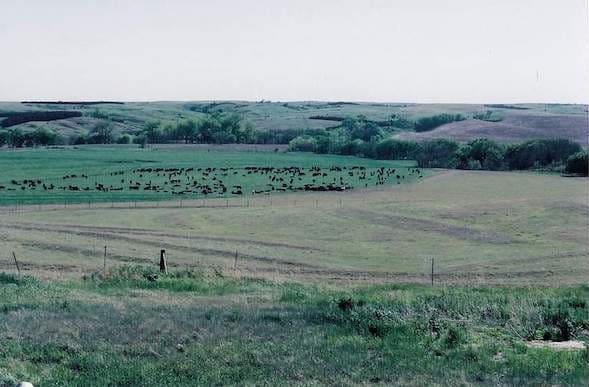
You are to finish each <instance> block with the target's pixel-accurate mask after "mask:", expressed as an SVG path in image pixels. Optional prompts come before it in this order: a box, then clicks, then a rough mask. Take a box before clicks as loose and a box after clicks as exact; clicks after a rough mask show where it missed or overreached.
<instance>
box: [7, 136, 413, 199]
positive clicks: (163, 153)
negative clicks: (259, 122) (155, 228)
mask: <svg viewBox="0 0 589 387" xmlns="http://www.w3.org/2000/svg"><path fill="white" fill-rule="evenodd" d="M211 148H212V149H214V147H210V148H207V149H204V148H202V147H183V146H178V147H173V146H172V147H170V146H167V147H166V146H163V147H161V148H160V147H158V146H155V147H151V148H147V149H142V148H139V147H137V146H122V147H116V146H112V147H102V146H95V147H92V146H82V147H75V148H71V147H66V148H61V149H43V150H18V151H4V152H0V170H2V174H1V175H0V205H16V204H20V205H23V204H38V203H41V204H43V203H44V204H56V203H57V204H64V203H65V204H67V203H70V204H71V203H88V202H91V203H92V202H123V201H126V202H130V201H146V200H147V201H149V200H151V201H154V200H170V199H174V200H178V199H180V198H182V199H185V200H190V199H201V198H207V197H226V198H230V197H233V198H235V197H242V196H250V195H256V194H257V195H268V194H277V193H284V192H312V191H345V190H350V189H354V188H368V187H374V186H379V185H389V184H397V185H399V184H404V183H408V182H411V181H413V180H416V179H419V178H420V177H423V176H424V173H423V172H422V171H420V170H419V169H416V168H413V166H414V162H412V161H377V160H367V159H361V158H350V157H337V156H328V155H325V156H320V155H308V154H300V153H299V154H296V153H294V154H293V153H284V152H243V151H224V150H222V151H216V150H211Z"/></svg>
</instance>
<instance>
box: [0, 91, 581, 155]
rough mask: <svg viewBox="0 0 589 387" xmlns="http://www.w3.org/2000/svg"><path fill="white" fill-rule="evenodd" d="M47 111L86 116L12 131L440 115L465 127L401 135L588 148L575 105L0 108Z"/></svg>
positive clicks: (309, 124) (300, 124)
mask: <svg viewBox="0 0 589 387" xmlns="http://www.w3.org/2000/svg"><path fill="white" fill-rule="evenodd" d="M46 110H52V111H55V110H68V111H72V110H73V111H78V112H81V113H82V116H81V117H75V118H68V119H64V120H57V121H51V122H47V123H45V122H28V123H25V124H20V125H16V126H13V127H12V128H17V129H21V130H23V131H25V132H27V131H34V130H35V129H36V128H39V127H45V128H49V129H53V130H55V131H56V132H57V133H59V134H60V135H62V136H65V137H69V136H73V135H83V134H87V133H88V131H89V130H90V129H91V128H92V127H93V126H94V125H95V124H96V123H97V122H99V120H100V119H101V118H104V117H108V118H109V119H111V120H112V121H113V122H114V129H115V132H116V133H131V134H136V133H138V132H139V131H140V130H142V129H143V128H144V126H145V123H146V122H147V121H149V120H159V121H161V122H163V123H173V122H176V121H178V120H181V119H198V118H201V117H203V116H205V114H207V113H237V114H239V115H241V116H243V117H244V118H245V119H246V120H247V121H250V122H252V123H253V124H254V125H255V127H256V128H258V129H259V130H261V131H266V130H289V129H301V128H312V129H321V128H329V127H332V126H334V125H336V124H337V122H334V121H330V120H321V119H313V118H312V117H317V116H324V117H325V116H327V117H335V118H343V117H346V116H354V117H357V116H359V115H362V116H365V117H366V118H367V119H368V120H372V121H377V122H379V121H386V120H388V119H389V118H390V117H391V116H392V115H397V116H398V117H402V118H404V119H407V120H417V119H419V118H422V117H427V116H433V115H437V114H442V113H447V114H461V115H463V116H465V117H466V118H467V120H466V121H462V122H459V123H451V124H448V125H444V126H442V127H440V128H439V129H437V130H435V131H433V132H431V133H423V134H417V133H413V132H403V131H402V129H399V130H400V132H401V133H402V136H408V138H415V139H417V140H421V139H427V138H430V137H436V136H444V137H446V138H449V139H454V140H457V141H464V140H472V139H473V138H478V137H488V138H491V139H494V140H496V141H500V142H504V141H505V142H523V141H526V140H531V139H537V138H553V137H559V138H566V139H569V140H573V141H577V142H580V143H581V144H585V145H586V144H587V135H586V134H587V126H588V119H587V105H571V104H518V105H505V104H500V105H480V104H413V103H368V102H367V103H350V102H306V101H298V102H296V101H295V102H268V101H264V102H247V101H208V102H207V101H200V102H181V101H179V102H128V103H124V104H98V105H70V104H67V105H59V104H49V105H47V104H22V103H18V102H1V103H0V121H1V120H2V114H3V113H5V114H6V113H9V112H29V111H33V112H35V111H46ZM487 111H491V112H492V116H493V117H494V119H495V118H496V119H500V120H501V121H499V122H486V121H481V120H478V119H474V116H476V115H479V114H482V113H485V112H487Z"/></svg>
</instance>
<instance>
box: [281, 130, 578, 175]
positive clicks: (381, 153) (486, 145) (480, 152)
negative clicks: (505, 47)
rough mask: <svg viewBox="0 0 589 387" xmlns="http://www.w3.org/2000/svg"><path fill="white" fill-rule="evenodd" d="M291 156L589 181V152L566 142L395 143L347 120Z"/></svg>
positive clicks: (292, 146)
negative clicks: (559, 174) (552, 174)
mask: <svg viewBox="0 0 589 387" xmlns="http://www.w3.org/2000/svg"><path fill="white" fill-rule="evenodd" d="M289 150H292V151H304V152H315V153H332V154H340V155H354V156H360V157H367V158H373V159H383V160H404V159H407V160H416V161H417V164H418V165H419V166H420V167H423V168H456V169H473V170H477V169H486V170H527V169H536V170H539V169H542V170H551V171H563V172H567V173H574V174H582V175H587V151H586V150H583V149H582V147H581V146H580V145H579V144H577V143H575V142H572V141H569V140H565V139H539V140H531V141H526V142H523V143H520V144H508V145H506V144H500V143H497V142H495V141H493V140H489V139H484V138H483V139H476V140H473V141H470V142H468V143H466V144H459V143H457V142H455V141H452V140H448V139H438V140H431V141H425V142H419V143H418V142H415V141H404V140H397V139H393V138H391V137H390V135H389V134H388V133H387V132H385V131H382V130H381V129H380V128H379V127H378V126H377V125H374V124H373V123H370V122H361V121H358V120H353V119H348V120H344V121H343V122H342V125H341V126H340V127H339V128H337V129H334V130H323V131H321V132H319V133H316V134H314V135H311V134H307V135H302V136H298V137H296V138H294V139H293V140H292V141H290V143H289Z"/></svg>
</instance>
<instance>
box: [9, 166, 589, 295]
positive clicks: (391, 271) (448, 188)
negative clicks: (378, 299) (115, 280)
mask: <svg viewBox="0 0 589 387" xmlns="http://www.w3.org/2000/svg"><path fill="white" fill-rule="evenodd" d="M586 182H587V181H586V179H585V180H574V179H572V180H571V179H564V178H559V177H556V176H540V175H532V174H514V173H493V172H465V171H447V172H443V173H440V174H438V175H436V176H433V177H430V178H427V179H423V180H422V181H419V182H416V183H415V184H412V185H410V186H408V187H402V188H396V187H393V188H391V187H379V188H377V189H371V190H365V191H364V190H358V191H353V192H348V193H345V194H341V195H334V194H325V195H308V196H307V195H304V196H289V197H287V196H284V197H281V198H276V199H275V201H274V205H273V206H259V207H251V208H244V207H241V206H234V207H231V206H230V207H228V208H227V207H226V206H225V205H222V206H210V207H201V206H195V207H187V208H180V207H177V206H171V205H170V206H165V207H161V208H149V209H143V208H128V209H123V208H120V209H119V208H114V209H113V208H104V209H98V208H93V209H92V210H90V211H88V210H87V208H84V207H83V206H80V208H77V207H74V208H67V209H57V210H49V211H35V208H34V207H32V206H31V208H26V209H24V210H23V211H22V212H7V213H0V217H1V218H2V222H0V245H2V244H7V245H8V246H9V247H8V249H7V251H10V249H13V248H15V249H16V250H17V254H18V256H19V261H21V268H22V270H23V271H25V272H31V273H34V274H36V275H39V276H41V277H43V276H46V277H48V278H59V277H60V276H62V275H66V276H67V275H68V273H69V275H70V276H79V275H81V274H84V273H89V272H92V271H96V270H101V268H102V252H101V247H102V245H103V244H107V243H108V246H109V252H108V260H109V262H111V263H112V264H113V265H115V264H142V265H155V264H157V259H158V257H157V253H159V250H160V249H161V248H164V249H166V250H168V252H169V254H170V256H171V257H172V259H171V260H170V266H172V267H178V268H182V267H184V268H195V269H199V270H200V269H203V270H209V269H215V270H218V269H219V270H221V271H223V272H228V273H229V275H232V274H233V273H239V275H243V276H252V277H262V278H286V279H292V280H301V281H315V282H323V281H330V282H331V281H333V282H345V283H356V282H379V283H382V282H418V283H423V282H429V281H430V277H429V271H428V270H424V269H423V268H421V266H420V265H421V264H422V260H424V261H425V260H429V259H430V258H431V257H432V256H436V257H438V258H440V259H439V260H436V273H435V278H436V281H439V282H442V283H448V284H451V283H466V284H478V283H497V284H509V283H518V284H523V283H530V284H550V283H555V282H556V283H558V282H562V283H568V282H570V283H578V281H579V279H580V278H586V277H587V276H589V265H587V264H586V262H587V258H589V251H588V250H587V247H588V246H589V243H588V242H589V239H588V237H587V231H588V226H587V213H588V211H589V205H588V204H587V201H586V199H585V198H584V195H583V194H584V193H585V192H584V189H586V187H584V186H583V184H586ZM518 184H519V185H520V186H518ZM510 188H515V189H512V191H506V190H508V189H510ZM341 198H343V205H342V202H341ZM293 200H297V201H298V204H299V205H298V206H293ZM317 200H319V202H320V203H321V204H322V205H321V206H319V207H317ZM223 204H225V203H223ZM507 215H509V216H507ZM291 217H292V218H291ZM77 219H79V223H78V221H77ZM227 219H231V222H232V223H231V224H227V228H226V226H225V225H226V222H227ZM93 224H100V226H95V225H93ZM115 225H116V226H115ZM136 225H137V226H136ZM147 225H149V226H147ZM230 226H233V227H230ZM149 227H151V228H149ZM194 230H198V231H194ZM250 235H251V237H250ZM340 242H341V243H340ZM346 243H347V244H346ZM356 245H358V246H359V247H356ZM454 245H456V246H457V247H454ZM365 248H366V250H365ZM236 250H239V264H238V265H237V269H236V270H234V269H232V267H233V262H234V256H235V252H236ZM365 251H366V253H364V252H365ZM424 251H427V253H424ZM389 254H390V255H389ZM356 257H357V258H356ZM471 257H474V258H473V259H471ZM8 258H10V259H8ZM8 258H7V256H3V257H0V268H1V269H2V270H10V268H11V267H12V268H13V267H14V263H13V262H12V257H11V256H8ZM364 262H366V265H365V264H364ZM375 268H377V269H375ZM381 268H382V269H381Z"/></svg>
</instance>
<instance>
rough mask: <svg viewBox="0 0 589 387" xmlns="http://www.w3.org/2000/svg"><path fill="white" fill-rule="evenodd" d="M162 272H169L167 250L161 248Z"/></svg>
mask: <svg viewBox="0 0 589 387" xmlns="http://www.w3.org/2000/svg"><path fill="white" fill-rule="evenodd" d="M160 273H164V274H168V260H167V258H166V250H163V249H162V250H160Z"/></svg>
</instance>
